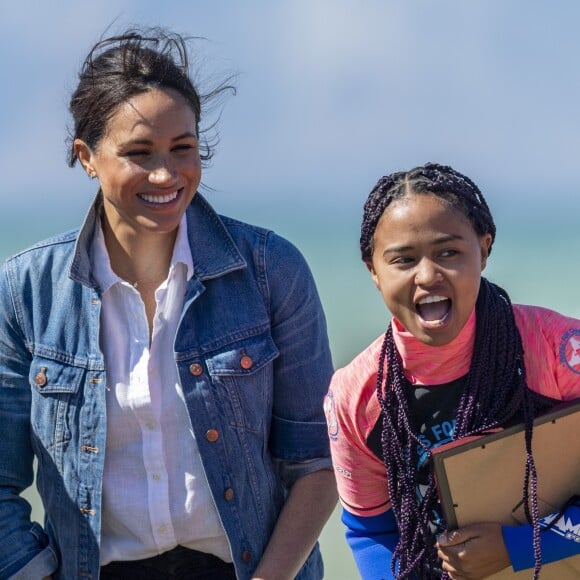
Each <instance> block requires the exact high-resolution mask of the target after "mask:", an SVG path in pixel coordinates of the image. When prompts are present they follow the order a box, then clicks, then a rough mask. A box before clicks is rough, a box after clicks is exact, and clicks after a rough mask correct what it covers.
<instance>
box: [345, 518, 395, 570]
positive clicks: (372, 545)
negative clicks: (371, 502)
mask: <svg viewBox="0 0 580 580" xmlns="http://www.w3.org/2000/svg"><path fill="white" fill-rule="evenodd" d="M342 523H343V524H344V525H345V526H346V529H347V531H346V541H347V542H348V545H349V546H350V549H351V550H352V554H353V556H354V560H355V562H356V565H357V568H358V571H359V573H360V575H361V578H362V579H363V580H367V579H368V580H375V579H376V578H382V579H384V580H387V579H391V580H392V578H393V577H394V576H393V574H392V571H391V563H392V560H393V553H394V551H395V548H396V546H397V542H398V540H399V532H398V529H397V523H396V521H395V516H394V515H393V511H392V510H388V511H386V512H384V513H382V514H379V515H377V516H370V517H364V516H356V515H354V514H351V513H350V512H348V511H347V510H346V509H344V510H343V513H342Z"/></svg>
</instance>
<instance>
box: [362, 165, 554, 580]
mask: <svg viewBox="0 0 580 580" xmlns="http://www.w3.org/2000/svg"><path fill="white" fill-rule="evenodd" d="M411 193H413V194H421V193H432V194H434V195H437V196H438V197H440V198H441V199H443V200H445V201H446V202H448V203H450V204H451V205H452V206H453V207H455V208H458V209H460V210H461V211H462V212H463V213H464V214H465V215H466V216H467V217H468V218H469V220H470V221H471V223H472V224H473V227H474V229H475V231H476V232H477V233H478V234H480V235H484V234H486V233H490V234H491V235H492V239H493V238H494V236H495V225H494V222H493V218H492V216H491V213H490V211H489V207H488V205H487V202H486V201H485V199H484V197H483V195H482V194H481V192H480V191H479V189H478V188H477V186H476V185H475V184H474V183H473V182H472V181H471V180H470V179H469V178H467V177H465V176H464V175H462V174H461V173H459V172H457V171H455V170H454V169H452V168H451V167H448V166H443V165H435V164H427V165H425V166H423V167H417V168H415V169H413V170H411V171H409V172H399V173H394V174H392V175H388V176H386V177H383V178H382V179H381V180H380V181H379V182H378V184H377V186H376V187H375V188H374V189H373V190H372V192H371V193H370V195H369V198H368V200H367V202H366V204H365V211H364V219H363V224H362V229H361V242H360V246H361V253H362V259H363V260H364V261H365V262H366V263H370V261H371V259H372V237H373V235H374V232H375V229H376V226H377V223H378V221H379V219H380V217H381V215H382V214H383V212H384V210H385V208H387V207H388V206H389V204H390V203H391V202H392V201H393V200H394V199H400V198H402V197H404V196H406V195H409V194H411ZM475 310H476V330H475V342H474V344H475V346H474V352H473V355H472V359H471V364H470V368H469V372H468V374H467V377H466V387H465V390H464V391H463V393H462V394H461V395H460V399H459V403H458V406H457V409H456V428H455V432H454V434H453V437H454V438H455V439H457V438H461V437H466V436H468V435H473V434H481V433H483V432H485V431H487V430H489V429H492V428H494V427H497V426H505V425H506V424H508V423H513V422H514V421H524V423H525V427H526V431H525V441H526V454H527V459H526V470H525V478H524V481H523V502H524V506H525V510H526V515H527V517H528V519H529V521H530V522H532V525H533V528H534V556H535V562H536V565H535V576H534V577H537V575H538V574H539V570H540V567H541V553H540V541H539V532H540V526H539V515H538V499H537V478H536V472H535V467H534V460H533V455H532V447H531V442H532V427H533V419H534V416H535V415H536V414H537V413H538V412H541V411H543V410H546V409H547V408H549V407H551V406H552V405H553V404H554V403H555V401H553V400H551V399H549V398H547V397H543V396H540V395H537V394H536V393H534V392H533V391H531V390H530V389H528V388H527V384H526V370H525V365H524V352H523V346H522V341H521V337H520V334H519V331H518V328H517V326H516V322H515V318H514V314H513V309H512V305H511V302H510V299H509V296H508V295H507V293H506V292H505V291H504V290H503V289H501V288H500V287H499V286H496V285H495V284H492V283H491V282H488V281H487V280H486V279H485V278H482V281H481V285H480V291H479V295H478V298H477V302H476V306H475ZM385 366H386V368H385ZM410 388H411V385H410V384H409V381H408V380H407V378H406V377H405V372H404V366H403V361H402V359H401V356H400V354H399V352H398V350H397V347H396V345H395V341H394V339H393V330H392V325H389V327H388V329H387V332H386V333H385V339H384V341H383V346H382V349H381V353H380V357H379V363H378V373H377V397H378V400H379V403H380V405H381V411H382V413H381V415H382V420H383V427H382V434H381V441H382V447H383V458H384V462H385V467H386V471H387V483H388V486H389V495H390V498H391V502H392V507H393V512H394V514H395V518H396V520H397V526H398V528H399V541H398V543H397V546H396V548H395V551H394V557H393V561H392V563H391V568H392V572H393V574H395V569H396V567H397V566H398V570H397V577H399V578H407V577H409V576H411V575H413V574H417V575H418V576H419V577H420V578H429V577H430V576H429V572H426V570H429V569H430V566H433V565H436V564H437V550H436V548H435V538H434V535H433V532H432V530H431V527H430V525H429V524H430V517H431V514H432V513H433V511H434V510H437V508H438V499H437V492H436V486H435V480H434V475H433V473H432V472H431V473H429V475H428V482H427V486H426V491H425V493H424V495H423V497H422V498H421V499H419V498H418V497H417V486H418V480H417V469H416V466H417V464H418V453H419V452H418V449H419V447H421V448H422V449H423V450H424V451H425V452H426V453H427V454H428V455H429V456H430V455H431V453H430V451H429V449H428V448H426V446H425V445H424V444H423V443H422V442H421V440H420V438H419V437H418V433H417V432H416V430H415V428H414V426H413V421H412V418H411V416H410V411H409V406H408V401H407V395H406V393H408V392H409V390H410ZM410 467H411V469H410ZM397 563H398V564H397ZM443 577H444V578H445V577H447V575H446V574H445V573H444V574H443Z"/></svg>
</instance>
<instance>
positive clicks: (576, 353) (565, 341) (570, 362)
mask: <svg viewBox="0 0 580 580" xmlns="http://www.w3.org/2000/svg"><path fill="white" fill-rule="evenodd" d="M560 362H561V363H562V364H565V365H566V366H567V367H568V368H569V369H570V370H571V371H572V372H573V373H576V374H577V375H580V328H571V329H570V330H569V331H568V332H566V333H565V334H564V335H563V336H562V339H561V341H560Z"/></svg>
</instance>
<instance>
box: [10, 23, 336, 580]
mask: <svg viewBox="0 0 580 580" xmlns="http://www.w3.org/2000/svg"><path fill="white" fill-rule="evenodd" d="M232 90H233V87H232V86H231V85H230V84H228V83H227V82H226V83H224V84H222V85H220V86H218V87H216V88H215V89H214V90H212V91H210V92H209V93H208V94H200V92H199V91H198V89H197V88H196V87H195V86H194V84H193V83H192V81H191V78H190V73H189V67H188V45H187V42H186V40H185V39H184V38H183V37H181V36H179V35H177V34H173V33H171V32H167V31H164V30H158V29H154V30H146V31H136V30H132V31H128V32H127V33H125V34H122V35H119V36H115V37H111V38H107V39H104V40H102V41H100V42H98V43H97V44H96V46H94V47H93V49H92V50H91V51H90V53H89V55H88V57H87V58H86V60H85V62H84V65H83V67H82V70H81V72H80V75H79V82H78V86H77V88H76V90H75V91H74V93H73V95H72V98H71V101H70V111H71V114H72V118H73V123H74V126H73V130H72V135H71V139H70V151H69V163H70V165H71V166H73V165H75V163H77V162H78V163H80V165H81V166H82V168H83V169H84V171H85V172H86V173H87V175H88V176H89V177H90V178H91V179H94V180H96V181H95V182H96V183H98V192H97V195H96V197H95V200H94V202H93V204H92V205H91V207H90V210H89V212H88V214H87V217H86V219H85V221H84V223H83V224H82V226H81V227H80V229H79V230H78V231H74V232H70V233H66V234H63V235H60V236H57V237H54V238H52V239H50V240H48V241H45V242H41V243H39V244H37V245H35V246H34V247H33V248H30V249H28V250H25V251H23V252H21V253H19V254H17V255H16V256H14V257H12V258H10V259H9V260H7V262H6V263H5V264H4V266H3V267H2V269H1V270H0V434H1V439H2V445H1V446H0V578H1V579H4V578H12V579H30V578H39V579H40V578H46V577H52V578H55V579H57V578H58V579H63V580H70V579H72V578H95V579H96V578H102V579H107V580H113V579H121V578H123V579H126V578H131V579H132V580H133V579H136V580H140V579H142V580H144V579H147V580H155V579H161V578H163V579H166V578H176V579H185V578H187V579H193V580H195V579H213V578H216V579H218V578H219V579H224V580H225V579H228V578H240V579H250V578H254V579H276V580H280V579H291V578H295V577H296V578H300V579H305V580H306V579H312V580H314V579H320V578H322V575H323V569H322V561H321V556H320V551H319V548H318V545H317V538H318V535H319V533H320V531H321V529H322V527H323V525H324V524H325V522H326V520H327V518H328V517H329V515H330V513H331V512H332V510H333V507H334V505H335V502H336V494H335V491H334V490H335V483H334V475H333V472H332V468H331V461H330V451H329V446H328V438H327V435H326V425H325V421H324V414H323V410H322V406H321V401H322V399H323V397H324V394H325V392H326V390H327V388H328V383H329V381H330V377H331V374H332V362H331V357H330V351H329V345H328V338H327V333H326V322H325V318H324V313H323V311H322V308H321V304H320V300H319V297H318V293H317V290H316V287H315V284H314V281H313V278H312V275H311V273H310V271H309V268H308V266H307V264H306V262H305V261H304V258H303V257H302V255H301V254H300V253H299V251H298V250H297V249H296V248H295V247H294V246H293V245H291V244H290V243H289V242H287V241H286V240H284V239H283V238H281V237H279V236H277V235H276V234H274V233H273V232H271V231H269V230H266V229H262V228H258V227H254V226H251V225H248V224H245V223H241V222H239V221H236V220H233V219H231V218H227V217H224V216H219V215H218V214H217V213H216V212H215V211H214V210H213V209H212V207H211V206H210V204H209V203H208V201H207V200H206V199H205V198H204V197H203V196H202V195H201V194H200V193H198V187H199V185H200V180H201V172H202V163H203V162H204V161H207V160H209V159H210V158H211V156H212V151H213V145H214V142H213V141H212V139H210V138H208V137H207V136H205V135H206V132H205V131H204V128H202V126H201V122H202V121H203V120H204V119H205V118H204V112H205V110H206V105H207V104H208V103H210V102H211V100H212V99H214V98H219V97H220V95H222V94H223V93H224V92H227V91H232ZM34 459H36V461H37V465H38V470H37V487H38V491H39V494H40V498H41V500H42V503H43V506H44V510H45V521H44V525H43V526H41V525H39V524H38V523H35V522H31V521H30V505H29V504H28V503H27V502H26V500H25V499H24V498H23V497H21V492H22V491H23V490H24V489H25V488H27V487H28V486H30V485H31V483H32V481H33V460H34Z"/></svg>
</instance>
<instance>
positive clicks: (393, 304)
mask: <svg viewBox="0 0 580 580" xmlns="http://www.w3.org/2000/svg"><path fill="white" fill-rule="evenodd" d="M491 242H492V239H491V235H490V234H486V235H483V236H480V235H478V234H477V233H476V232H475V230H474V228H473V225H472V224H471V222H470V221H469V220H468V219H467V217H465V216H464V215H463V214H462V213H461V212H460V211H459V210H457V209H454V208H453V207H452V206H450V205H448V204H446V203H445V202H444V201H442V200H441V199H440V198H438V197H437V196H435V195H432V194H411V195H408V196H406V197H404V198H402V199H398V200H395V201H393V202H392V203H391V204H390V205H389V206H388V207H387V209H386V210H385V212H384V213H383V215H382V216H381V218H380V220H379V222H378V224H377V228H376V230H375V234H374V238H373V244H374V246H373V255H372V263H371V264H369V265H368V268H369V270H370V272H371V276H372V279H373V281H374V283H375V285H376V287H377V288H378V290H379V292H380V293H381V294H382V296H383V299H384V301H385V304H386V305H387V308H388V309H389V311H390V312H391V314H392V315H393V316H394V317H395V318H396V319H397V320H398V321H399V322H400V323H401V324H402V326H403V327H404V328H405V329H406V330H407V331H409V332H410V333H411V334H413V335H414V336H415V337H416V338H418V339H419V340H420V341H421V342H423V343H425V344H428V345H430V346H442V345H445V344H448V343H449V342H451V341H452V340H453V339H454V338H455V337H456V336H457V335H458V334H459V332H460V331H461V329H462V328H463V326H464V325H465V323H466V322H467V320H468V319H469V316H470V315H471V313H472V311H473V308H474V306H475V302H476V300H477V294H478V292H479V285H480V280H481V273H482V271H483V270H484V268H485V265H486V261H487V256H488V254H489V248H490V246H491Z"/></svg>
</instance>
